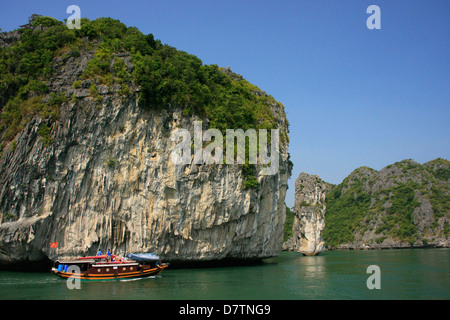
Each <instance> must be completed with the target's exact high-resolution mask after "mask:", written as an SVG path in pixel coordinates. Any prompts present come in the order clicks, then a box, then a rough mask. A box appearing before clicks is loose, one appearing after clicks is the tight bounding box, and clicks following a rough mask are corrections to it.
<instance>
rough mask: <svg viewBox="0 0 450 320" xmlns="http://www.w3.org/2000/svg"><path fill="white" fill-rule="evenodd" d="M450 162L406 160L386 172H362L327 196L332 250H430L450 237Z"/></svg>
mask: <svg viewBox="0 0 450 320" xmlns="http://www.w3.org/2000/svg"><path fill="white" fill-rule="evenodd" d="M449 170H450V162H449V161H447V160H444V159H436V160H433V161H430V162H427V163H425V164H423V165H421V164H419V163H417V162H415V161H412V160H404V161H401V162H396V163H395V164H392V165H389V166H387V167H386V168H384V169H382V170H381V171H379V172H378V171H375V170H373V169H370V168H367V167H362V168H359V169H356V170H355V171H353V172H352V173H351V174H350V175H349V176H348V177H347V178H345V179H344V181H343V182H342V183H341V184H339V185H337V186H334V187H333V188H332V190H331V191H330V192H329V193H328V194H327V212H326V215H325V230H324V232H323V237H324V239H325V242H326V245H327V246H330V247H338V246H339V245H341V244H348V243H354V242H357V241H359V242H361V243H363V244H366V245H370V244H371V243H374V242H375V243H377V244H381V243H383V241H385V240H386V239H392V240H393V241H398V242H402V243H406V244H410V245H413V244H415V243H419V244H427V243H430V242H431V241H433V239H436V238H441V239H445V238H446V237H448V236H449V226H450V176H449Z"/></svg>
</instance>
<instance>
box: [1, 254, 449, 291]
mask: <svg viewBox="0 0 450 320" xmlns="http://www.w3.org/2000/svg"><path fill="white" fill-rule="evenodd" d="M370 265H377V266H379V268H380V284H381V289H373V290H369V289H368V288H367V284H366V282H367V279H368V278H369V277H370V276H371V274H369V273H367V268H368V266H370ZM0 299H2V300H5V299H15V300H24V299H30V300H38V299H46V300H48V299H52V300H53V299H76V300H78V299H108V300H111V299H139V300H142V299H153V300H160V299H164V300H171V299H174V300H185V299H189V300H196V299H202V300H203V299H204V300H215V299H225V300H228V299H232V300H235V299H236V300H238V299H244V300H255V299H257V300H267V299H270V300H292V299H295V300H297V299H300V300H312V299H314V300H317V299H349V300H350V299H421V300H424V299H450V249H403V250H374V251H329V252H325V253H323V254H322V255H320V256H316V257H304V256H302V255H300V254H298V253H292V252H290V253H288V252H282V253H281V254H280V256H279V257H276V258H272V259H267V260H265V261H264V263H263V264H261V265H254V266H240V267H226V268H198V269H172V270H171V269H170V268H169V269H166V270H165V271H163V273H161V275H160V276H157V277H155V278H148V279H140V280H135V281H105V282H81V289H78V290H77V289H72V290H69V289H68V288H67V285H66V281H65V280H61V279H59V278H57V277H55V276H54V275H52V274H50V273H22V272H6V271H0Z"/></svg>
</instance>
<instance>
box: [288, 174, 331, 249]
mask: <svg viewBox="0 0 450 320" xmlns="http://www.w3.org/2000/svg"><path fill="white" fill-rule="evenodd" d="M326 191H327V184H326V183H325V182H323V181H322V180H321V179H320V178H319V177H318V176H316V175H309V174H307V173H305V172H302V173H300V175H299V177H298V178H297V180H296V181H295V205H294V213H295V216H294V222H293V226H292V235H293V236H292V238H291V239H289V240H288V241H287V242H286V243H285V244H284V249H285V250H293V251H297V252H300V253H302V254H304V255H308V256H312V255H317V254H319V253H320V252H322V251H324V249H325V242H324V240H323V238H322V231H323V230H324V228H325V212H326V203H325V200H326Z"/></svg>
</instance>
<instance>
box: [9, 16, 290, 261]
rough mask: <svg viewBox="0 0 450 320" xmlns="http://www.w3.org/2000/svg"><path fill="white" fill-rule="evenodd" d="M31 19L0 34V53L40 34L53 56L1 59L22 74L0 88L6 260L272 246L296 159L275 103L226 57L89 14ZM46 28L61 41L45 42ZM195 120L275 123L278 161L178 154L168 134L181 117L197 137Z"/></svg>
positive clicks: (256, 253) (184, 256) (187, 255)
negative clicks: (64, 20)
mask: <svg viewBox="0 0 450 320" xmlns="http://www.w3.org/2000/svg"><path fill="white" fill-rule="evenodd" d="M39 23H40V24H37V23H36V24H35V29H34V30H33V29H32V30H20V29H19V31H16V33H15V35H18V36H17V37H16V38H14V39H13V37H7V36H4V37H3V38H5V39H8V42H7V41H3V42H2V43H3V45H2V49H1V52H0V53H1V55H0V57H1V58H2V59H3V60H2V61H6V60H5V59H6V57H10V55H11V50H12V48H13V49H15V50H19V48H20V50H25V49H24V48H26V46H35V47H36V48H38V49H36V50H35V51H34V52H35V53H36V54H38V58H39V59H44V58H45V59H47V60H45V61H44V62H43V63H42V64H39V65H36V66H34V65H31V67H30V66H28V65H27V63H29V60H26V56H27V55H30V56H31V55H32V53H30V52H27V51H24V52H22V53H21V54H22V56H18V58H14V57H10V58H9V59H10V60H7V61H9V62H8V63H10V64H9V65H8V68H9V71H10V72H12V74H13V75H15V76H16V77H17V79H19V78H20V79H22V80H20V79H19V80H20V81H19V80H17V79H16V78H13V79H12V80H11V79H10V80H5V81H10V83H11V85H10V86H9V87H8V88H6V89H5V88H0V90H3V91H2V101H1V103H2V106H1V107H2V123H1V137H2V145H1V147H2V154H1V160H0V213H1V220H0V264H11V263H20V262H29V261H40V260H45V259H55V258H56V257H63V256H77V255H91V254H95V253H96V252H97V250H98V249H99V248H102V249H103V250H106V249H107V248H112V249H113V251H114V252H115V253H116V254H124V253H125V252H155V253H156V254H158V255H160V257H161V258H162V259H164V260H166V261H206V260H219V259H226V258H230V259H258V258H265V257H271V256H276V255H278V253H279V251H280V249H281V244H282V236H283V225H284V221H285V204H284V199H285V194H286V189H287V180H288V178H289V175H290V171H291V165H290V162H289V155H288V141H289V140H288V122H287V119H286V116H285V113H284V107H283V106H282V105H281V104H280V103H278V102H276V101H275V100H274V99H273V98H272V97H270V96H268V95H267V94H266V93H265V92H263V91H261V90H259V89H258V88H256V87H255V86H253V85H251V84H249V83H248V82H246V81H245V80H244V79H243V78H242V76H240V75H236V74H234V73H232V72H231V71H230V70H229V69H220V68H218V67H217V66H203V65H202V64H201V61H200V62H199V59H197V58H194V57H193V56H190V55H188V54H186V53H182V52H179V51H177V50H176V49H174V48H171V47H168V46H166V45H162V44H161V43H160V42H158V41H155V40H154V39H153V36H144V35H142V34H141V33H139V32H138V31H137V30H136V29H135V28H134V29H133V28H127V27H125V26H123V25H122V24H120V23H118V22H116V21H113V20H111V19H109V20H108V19H103V20H102V19H98V20H96V21H87V20H83V21H82V29H81V30H66V29H67V28H65V26H62V25H61V24H60V23H59V22H55V21H54V19H53V20H52V19H47V20H44V19H41V20H40V21H39ZM103 24H107V25H109V26H110V27H111V26H112V27H114V28H112V27H111V28H106V27H104V26H103ZM52 28H53V29H52ZM83 28H84V29H83ZM102 28H105V29H102ZM49 30H51V31H52V33H49ZM111 30H112V31H111ZM59 32H60V33H61V34H60V33H59ZM108 32H110V33H108ZM111 32H113V34H111ZM47 33H48V34H47ZM53 34H55V35H56V36H55V37H58V36H61V39H62V40H61V43H59V42H56V44H55V48H53V47H52V48H50V49H42V50H41V49H40V48H41V46H43V45H44V44H43V41H44V40H45V39H47V38H45V37H46V36H50V35H53ZM105 35H106V36H105ZM11 39H13V40H11ZM51 39H54V37H52V38H51ZM57 39H59V38H57ZM114 39H119V40H120V41H116V42H114V41H115V40H114ZM39 41H40V42H39ZM48 41H50V40H48ZM52 41H53V40H52ZM55 41H56V40H55ZM46 45H49V44H48V43H47V44H46ZM138 45H140V46H141V48H140V47H138ZM19 52H21V51H19ZM46 54H51V56H50V58H49V57H47V56H46ZM11 59H17V62H15V63H16V64H17V65H14V66H13V65H12V64H13V62H11V61H13V60H11ZM183 59H184V60H183ZM14 61H15V60H14ZM186 61H188V62H186ZM185 65H186V67H185ZM28 67H30V69H28ZM33 68H38V72H34V71H33V70H34V69H33ZM39 68H41V69H39ZM177 68H179V69H177ZM174 70H175V71H176V70H178V71H179V72H175V71H174ZM192 70H194V71H192ZM13 71H14V72H15V73H14V72H13ZM22 75H24V76H23V77H22ZM1 76H2V77H3V78H2V79H7V75H6V73H4V74H2V75H1ZM25 77H27V79H29V80H28V82H23V81H25V80H23V79H25ZM180 77H181V78H180ZM8 79H9V78H8ZM16 80H17V81H16ZM21 81H22V82H21ZM32 81H33V82H32ZM189 81H190V82H189ZM14 83H15V84H16V87H14V86H13V85H12V84H14ZM214 103H217V104H219V105H217V108H216V105H215V104H214ZM249 105H250V106H251V109H245V108H244V107H246V106H249ZM219 107H222V109H219ZM17 108H19V109H20V110H21V113H20V114H16V113H14V112H13V111H12V110H17ZM230 108H233V110H231V111H229V110H230ZM249 110H250V111H249ZM227 112H230V113H227ZM219 113H220V114H219ZM196 120H197V121H202V123H203V127H204V129H205V130H206V129H207V128H210V127H215V128H218V129H220V130H224V129H226V128H230V129H238V128H243V129H244V130H245V129H248V128H255V129H259V128H265V129H274V128H277V129H279V131H280V144H279V145H280V147H279V168H278V170H276V172H275V174H271V175H263V174H262V170H263V169H264V168H265V167H267V165H266V164H264V165H263V164H261V163H258V164H255V165H249V166H247V165H238V164H225V163H220V164H208V165H207V164H195V163H193V162H192V163H190V164H175V163H174V162H173V160H172V158H171V151H172V150H173V148H174V146H175V145H176V144H177V141H174V140H173V139H171V135H172V133H173V132H174V131H175V130H177V129H180V128H183V129H186V130H188V131H189V132H191V134H192V136H194V134H193V132H192V131H193V122H194V121H196ZM246 124H249V126H247V127H244V126H245V125H246ZM228 125H230V127H227V126H228ZM192 158H193V155H192ZM53 242H58V248H56V249H55V248H50V243H53Z"/></svg>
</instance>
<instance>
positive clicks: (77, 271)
mask: <svg viewBox="0 0 450 320" xmlns="http://www.w3.org/2000/svg"><path fill="white" fill-rule="evenodd" d="M125 257H126V258H120V257H118V256H115V255H112V256H111V257H108V255H98V256H90V257H80V258H77V259H73V260H57V261H55V263H54V266H53V268H52V269H51V272H52V273H53V274H55V275H57V276H59V277H61V278H65V279H68V278H71V279H80V280H115V279H135V278H143V277H150V276H155V275H157V274H159V273H160V272H161V271H163V270H164V269H165V268H167V267H168V265H167V264H164V263H161V260H160V259H159V257H158V256H156V255H155V254H153V253H143V254H127V255H126V256H125Z"/></svg>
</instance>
